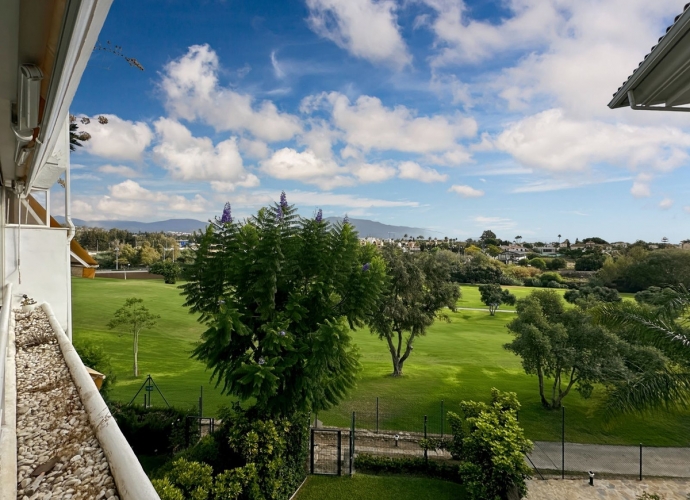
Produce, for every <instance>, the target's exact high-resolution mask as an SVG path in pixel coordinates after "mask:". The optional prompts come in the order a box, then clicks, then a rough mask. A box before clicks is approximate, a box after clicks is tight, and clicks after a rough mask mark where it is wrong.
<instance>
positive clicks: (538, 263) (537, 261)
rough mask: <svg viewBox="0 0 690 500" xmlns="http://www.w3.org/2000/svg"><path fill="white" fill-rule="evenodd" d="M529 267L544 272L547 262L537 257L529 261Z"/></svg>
mask: <svg viewBox="0 0 690 500" xmlns="http://www.w3.org/2000/svg"><path fill="white" fill-rule="evenodd" d="M529 265H530V266H532V267H536V268H537V269H541V270H542V271H543V270H544V269H546V261H545V260H544V259H542V258H541V257H535V258H533V259H530V260H529Z"/></svg>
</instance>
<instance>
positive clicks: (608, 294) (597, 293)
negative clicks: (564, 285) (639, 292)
mask: <svg viewBox="0 0 690 500" xmlns="http://www.w3.org/2000/svg"><path fill="white" fill-rule="evenodd" d="M563 298H564V299H565V300H566V301H568V302H570V303H571V304H577V305H579V306H580V307H583V308H588V307H592V306H594V305H596V304H598V303H600V302H620V301H621V297H620V295H618V290H616V289H615V288H607V287H605V286H583V287H580V288H579V289H572V290H568V291H567V292H565V294H564V295H563Z"/></svg>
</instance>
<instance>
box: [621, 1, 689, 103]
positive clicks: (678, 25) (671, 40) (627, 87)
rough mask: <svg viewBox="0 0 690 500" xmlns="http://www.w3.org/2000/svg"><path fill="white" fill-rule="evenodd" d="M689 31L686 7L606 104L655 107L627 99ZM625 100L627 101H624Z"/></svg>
mask: <svg viewBox="0 0 690 500" xmlns="http://www.w3.org/2000/svg"><path fill="white" fill-rule="evenodd" d="M688 31H690V9H686V10H685V11H684V12H683V13H682V14H681V15H680V17H678V18H677V20H676V22H675V23H674V24H673V25H672V26H671V28H670V29H669V30H668V32H667V33H666V34H665V35H664V36H663V37H662V38H661V40H660V41H659V43H658V44H657V45H656V46H654V47H652V50H651V52H650V53H649V54H647V56H646V57H645V59H644V60H643V61H642V62H641V63H640V65H639V66H638V67H637V68H636V69H635V70H634V71H633V74H632V75H631V76H630V77H629V78H628V80H627V81H626V82H625V83H624V84H623V86H622V87H621V88H620V89H618V92H616V94H615V95H614V96H613V99H612V100H611V102H609V104H608V106H609V108H611V109H615V108H620V107H626V106H630V107H631V108H632V109H645V110H651V109H655V108H654V107H652V106H644V107H642V106H638V107H636V105H635V103H634V101H629V98H630V92H631V91H633V90H634V89H635V88H636V87H637V84H638V83H640V82H641V81H642V80H644V79H645V78H646V77H647V75H648V74H649V72H650V71H651V70H652V69H654V67H655V66H656V65H657V64H658V63H659V62H660V61H661V60H662V59H663V58H664V57H666V55H668V53H669V52H670V51H671V49H673V47H674V46H675V45H676V44H677V43H678V41H679V40H680V39H681V38H682V37H683V36H685V34H686V33H687V32H688ZM626 101H627V102H626ZM656 109H659V110H664V111H669V108H666V107H658V108H656ZM673 111H683V109H682V108H676V109H673Z"/></svg>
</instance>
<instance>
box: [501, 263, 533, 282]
mask: <svg viewBox="0 0 690 500" xmlns="http://www.w3.org/2000/svg"><path fill="white" fill-rule="evenodd" d="M522 262H524V263H525V265H526V264H527V260H526V259H522V260H521V261H520V262H518V266H508V267H507V268H505V269H504V270H503V274H505V275H506V276H508V277H510V278H514V279H516V280H525V279H527V278H533V277H535V276H536V275H538V274H540V272H541V271H539V269H536V268H534V267H522V265H521V264H520V263H522Z"/></svg>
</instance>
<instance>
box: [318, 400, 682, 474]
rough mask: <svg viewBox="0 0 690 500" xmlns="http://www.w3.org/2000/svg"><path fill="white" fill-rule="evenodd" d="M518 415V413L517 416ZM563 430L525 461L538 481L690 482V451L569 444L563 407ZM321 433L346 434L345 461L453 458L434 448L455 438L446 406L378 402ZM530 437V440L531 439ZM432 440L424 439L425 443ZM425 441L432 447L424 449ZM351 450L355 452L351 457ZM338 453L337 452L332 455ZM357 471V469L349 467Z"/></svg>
mask: <svg viewBox="0 0 690 500" xmlns="http://www.w3.org/2000/svg"><path fill="white" fill-rule="evenodd" d="M518 417H519V415H518ZM560 417H561V418H560V420H561V422H560V428H559V429H557V431H556V432H558V434H557V435H554V436H553V440H550V441H534V448H533V450H532V452H531V453H529V454H528V455H527V456H526V457H525V460H526V461H527V463H528V464H529V465H530V467H532V468H533V470H534V476H535V477H536V478H547V477H553V476H557V477H562V478H565V477H583V478H587V477H588V473H589V472H590V471H591V472H593V473H594V474H595V475H596V476H597V477H602V476H603V477H612V476H617V477H628V478H636V479H639V480H642V479H643V478H649V477H663V478H690V447H656V446H646V445H645V444H644V443H637V444H631V445H628V446H620V445H609V444H590V443H588V444H584V443H572V442H568V421H567V412H566V409H565V408H562V409H561V415H560ZM314 426H315V427H316V431H317V433H318V432H328V431H339V432H342V436H343V437H342V439H343V441H342V443H343V444H342V446H341V451H340V452H338V454H337V456H340V457H341V460H342V461H343V463H347V461H348V460H353V459H354V456H355V455H357V454H360V453H366V454H370V455H377V456H387V457H403V456H404V457H424V458H428V459H439V460H450V459H451V456H450V454H449V453H448V452H447V451H445V450H442V449H434V448H433V446H432V447H431V448H430V447H429V446H428V444H429V443H430V442H433V440H434V439H443V438H449V437H451V431H450V427H449V424H448V412H447V411H446V410H445V405H444V403H443V402H439V405H438V411H435V412H434V413H433V414H428V415H420V414H414V413H412V412H409V411H408V412H405V413H398V412H388V411H384V409H383V405H382V404H381V401H380V400H379V399H378V398H377V400H376V402H375V404H372V408H371V410H370V411H357V412H352V415H351V422H350V426H349V427H350V428H349V429H346V428H345V427H343V426H340V427H324V426H323V425H322V424H321V422H319V421H318V419H317V418H315V419H314ZM527 437H528V438H529V436H527ZM425 439H426V440H427V441H423V440H425ZM423 443H426V444H427V446H424V447H423V446H422V444H423ZM350 450H352V453H350ZM333 456H336V455H335V452H334V454H333ZM349 471H350V472H352V469H351V468H349Z"/></svg>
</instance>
